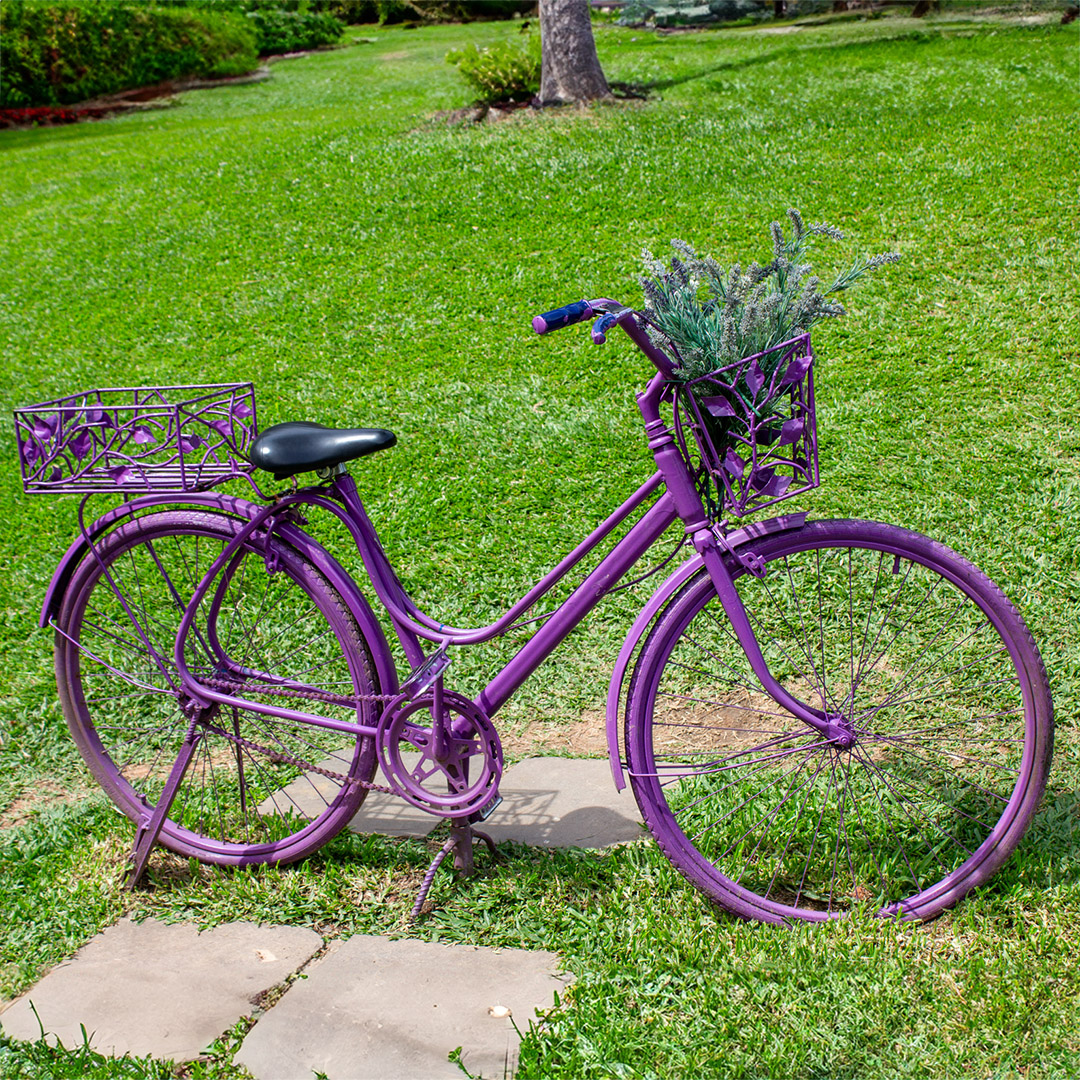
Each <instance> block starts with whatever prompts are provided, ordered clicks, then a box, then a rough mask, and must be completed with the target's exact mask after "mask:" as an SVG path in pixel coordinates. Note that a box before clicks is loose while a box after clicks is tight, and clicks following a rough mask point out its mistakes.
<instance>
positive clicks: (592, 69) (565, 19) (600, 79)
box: [539, 0, 611, 105]
mask: <svg viewBox="0 0 1080 1080" xmlns="http://www.w3.org/2000/svg"><path fill="white" fill-rule="evenodd" d="M540 50H541V53H540V94H539V100H540V104H541V105H567V104H571V103H574V102H584V101H596V100H597V99H599V98H607V97H611V90H610V88H609V87H608V84H607V79H605V78H604V72H603V70H602V69H601V67H600V59H599V57H598V56H597V55H596V42H595V41H594V40H593V32H592V23H591V22H590V21H589V3H588V0H540Z"/></svg>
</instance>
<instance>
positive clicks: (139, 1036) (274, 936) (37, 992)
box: [0, 919, 322, 1075]
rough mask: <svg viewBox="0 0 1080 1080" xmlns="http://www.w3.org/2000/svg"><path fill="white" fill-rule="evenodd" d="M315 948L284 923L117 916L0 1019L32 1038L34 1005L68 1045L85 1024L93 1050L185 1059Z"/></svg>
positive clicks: (78, 1039) (78, 1041) (309, 936)
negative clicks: (205, 925)
mask: <svg viewBox="0 0 1080 1080" xmlns="http://www.w3.org/2000/svg"><path fill="white" fill-rule="evenodd" d="M321 946H322V939H321V938H320V937H319V935H318V934H316V933H314V932H313V931H311V930H305V929H298V928H296V927H291V926H257V925H255V924H254V923H230V924H227V925H224V926H219V927H216V928H215V929H213V930H207V931H205V932H204V933H201V934H200V933H199V932H198V929H197V928H196V927H195V926H194V925H192V924H190V923H174V924H172V925H167V924H165V923H162V922H157V921H154V920H147V921H146V922H144V923H134V922H132V921H131V920H130V919H124V920H122V921H121V922H119V923H117V924H116V925H115V926H112V927H110V928H109V929H108V930H106V931H105V932H104V933H103V934H99V935H98V936H97V937H96V938H94V939H93V941H91V942H90V943H89V944H88V945H86V946H85V947H84V948H82V949H80V950H79V952H78V953H76V955H75V956H74V957H73V958H72V959H71V960H69V961H67V962H66V963H63V964H61V965H60V966H59V967H57V968H54V969H53V971H51V972H50V973H49V974H48V975H46V976H45V978H44V979H42V980H41V982H39V983H38V984H37V986H35V987H34V988H33V989H32V990H30V991H28V992H27V993H26V994H24V995H23V996H22V997H20V998H18V999H16V1000H15V1001H14V1002H12V1004H11V1006H10V1007H9V1008H8V1009H7V1010H6V1011H5V1012H4V1013H3V1014H2V1015H0V1026H2V1027H3V1029H4V1031H5V1033H6V1034H8V1035H10V1036H13V1037H15V1038H18V1039H30V1040H33V1039H37V1038H39V1036H40V1033H41V1029H40V1027H39V1026H38V1021H37V1018H36V1017H35V1016H34V1013H33V1011H31V1008H30V1005H31V1003H33V1006H34V1008H35V1009H36V1010H37V1013H38V1016H40V1017H41V1023H42V1024H43V1025H44V1027H45V1031H46V1032H48V1033H50V1034H51V1035H52V1036H54V1037H55V1039H58V1040H59V1041H60V1042H61V1043H63V1044H64V1046H67V1047H69V1048H71V1047H78V1046H81V1045H82V1041H83V1037H82V1032H81V1031H80V1029H79V1025H80V1024H82V1025H84V1026H85V1027H86V1031H87V1033H88V1034H89V1036H90V1044H91V1046H93V1048H94V1049H95V1050H97V1051H98V1052H99V1053H103V1054H114V1055H115V1054H134V1055H137V1056H142V1055H146V1054H153V1055H154V1057H159V1058H173V1059H176V1060H181V1061H183V1060H190V1059H191V1058H194V1057H197V1056H198V1055H199V1054H200V1053H201V1052H202V1051H203V1050H205V1049H206V1047H207V1046H208V1045H209V1044H210V1043H211V1042H213V1041H214V1039H216V1038H218V1036H220V1035H221V1034H222V1033H224V1032H225V1031H227V1030H228V1029H229V1028H230V1027H232V1026H233V1024H235V1023H236V1022H237V1021H238V1020H239V1019H240V1018H241V1017H242V1016H247V1015H250V1013H251V1011H252V1009H251V1003H252V999H253V998H255V997H257V996H258V995H259V994H260V993H261V992H263V991H265V990H269V989H270V988H271V987H273V986H276V985H277V984H278V983H280V982H282V981H283V980H284V979H285V978H286V977H287V976H288V975H290V974H291V973H292V972H294V971H296V970H297V969H298V968H299V967H301V966H302V965H303V964H305V963H306V962H307V961H308V960H309V959H310V958H311V957H312V956H313V955H314V954H315V952H316V951H317V950H318V949H319V948H321ZM50 1041H53V1040H50ZM307 1075H310V1074H307Z"/></svg>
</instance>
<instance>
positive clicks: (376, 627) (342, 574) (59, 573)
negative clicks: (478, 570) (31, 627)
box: [38, 491, 398, 694]
mask: <svg viewBox="0 0 1080 1080" xmlns="http://www.w3.org/2000/svg"><path fill="white" fill-rule="evenodd" d="M166 505H168V506H181V507H192V508H194V509H199V510H216V511H218V512H220V513H225V514H229V515H231V516H232V517H236V518H239V519H240V520H242V521H250V520H251V519H252V518H253V517H255V515H256V514H258V513H260V512H262V511H263V510H264V509H265V506H263V505H262V504H260V503H254V502H251V501H250V500H249V499H239V498H237V497H235V496H233V495H223V494H221V493H219V492H213V491H207V492H201V493H198V492H197V493H193V494H184V495H183V497H182V498H179V499H178V498H177V494H176V492H162V493H160V494H157V495H146V496H144V497H142V498H140V499H134V500H132V501H131V502H129V503H124V504H123V505H122V506H118V507H116V508H115V509H113V510H110V511H109V512H108V513H107V514H104V515H103V516H102V517H100V518H98V519H97V520H96V521H94V522H93V523H92V524H90V525H88V526H87V527H86V532H85V533H83V534H82V535H80V536H79V537H78V538H77V539H76V540H75V542H74V543H73V544H72V545H71V547H69V548H68V549H67V551H66V552H65V553H64V557H63V558H62V559H61V560H60V563H59V565H58V566H57V567H56V570H55V571H54V572H53V576H52V581H51V582H49V588H48V590H47V591H46V593H45V602H44V603H43V604H42V608H41V617H40V619H39V620H38V625H39V626H41V627H43V628H44V627H47V626H48V625H49V623H50V622H51V621H52V620H53V619H55V618H56V616H57V615H58V614H59V611H60V605H61V603H62V602H63V598H64V593H65V591H66V590H67V587H68V585H69V584H70V582H71V577H72V575H73V574H74V573H75V569H76V567H78V565H79V563H81V562H82V560H83V559H84V558H85V557H86V556H87V555H88V554H89V552H90V550H91V544H92V543H93V541H95V540H97V539H98V537H100V536H103V535H104V534H105V533H106V532H108V531H109V530H110V529H113V528H115V527H116V526H117V525H118V524H120V523H122V522H123V521H124V520H125V519H128V518H131V517H134V516H135V514H137V513H138V512H139V511H140V510H146V509H149V508H151V507H155V506H166ZM274 534H275V536H279V537H280V538H281V539H282V540H284V541H285V542H286V543H288V544H289V545H290V546H292V547H294V548H296V549H297V550H298V551H300V552H301V553H302V554H303V555H304V556H305V557H306V558H308V559H310V560H311V562H312V563H314V564H315V566H316V567H318V569H319V571H320V573H322V575H323V576H324V577H325V578H326V579H327V580H328V581H329V582H330V584H331V585H333V587H334V588H335V589H336V590H337V591H338V592H339V593H340V594H341V597H342V599H343V600H344V601H345V603H346V605H347V606H348V608H349V611H350V612H351V613H352V615H353V618H355V619H356V621H357V623H358V624H359V626H360V631H361V633H362V634H363V635H364V638H365V639H366V641H367V642H368V645H369V646H370V648H371V651H372V660H373V661H374V663H375V670H376V672H377V674H378V677H379V686H380V687H381V689H382V692H383V693H384V694H396V693H397V692H398V673H397V667H396V665H395V664H394V661H393V657H392V656H391V654H390V646H389V645H388V644H387V641H386V635H385V634H384V633H383V629H382V626H381V625H380V624H379V620H378V619H376V618H375V615H374V613H373V612H372V610H371V605H370V604H369V603H368V602H367V598H366V597H365V596H364V594H363V593H362V592H360V590H359V589H358V588H357V585H356V582H355V581H353V579H352V578H351V577H350V576H349V574H348V573H347V572H346V571H345V569H344V568H343V567H342V566H341V564H340V563H339V562H338V561H337V559H335V558H334V557H333V555H331V554H330V552H328V551H327V550H326V548H324V547H323V546H322V545H321V544H319V543H318V542H317V541H315V540H313V539H312V538H311V537H310V536H308V534H307V533H305V532H304V531H303V530H302V529H300V528H299V527H298V526H296V525H294V524H293V523H292V522H289V521H281V522H278V524H277V525H276V527H275V529H274Z"/></svg>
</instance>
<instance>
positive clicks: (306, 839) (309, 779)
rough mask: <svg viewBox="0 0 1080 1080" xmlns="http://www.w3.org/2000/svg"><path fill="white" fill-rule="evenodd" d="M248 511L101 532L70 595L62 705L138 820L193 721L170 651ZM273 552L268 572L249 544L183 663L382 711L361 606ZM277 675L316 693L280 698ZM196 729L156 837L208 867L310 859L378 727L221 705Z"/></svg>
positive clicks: (247, 683)
mask: <svg viewBox="0 0 1080 1080" xmlns="http://www.w3.org/2000/svg"><path fill="white" fill-rule="evenodd" d="M243 524H244V523H243V522H240V521H237V520H235V519H233V518H230V517H228V516H226V515H224V514H220V513H216V512H213V511H204V510H197V509H192V510H165V511H158V512H154V513H150V514H148V515H146V516H144V517H141V518H138V519H135V520H131V521H128V522H126V523H125V524H123V525H121V526H119V527H118V528H116V529H114V530H113V531H112V532H110V533H108V534H107V535H106V536H104V537H103V538H101V540H99V541H98V542H97V544H96V547H95V552H96V554H95V553H91V554H89V555H87V557H86V558H85V559H84V560H83V561H82V563H80V565H79V566H78V568H77V569H76V572H75V574H74V576H73V578H72V581H71V584H70V586H69V587H68V589H67V592H66V593H65V596H64V601H63V604H62V606H61V610H60V615H59V618H58V620H57V624H56V625H57V634H56V677H57V685H58V687H59V691H60V700H61V702H62V704H63V708H64V715H65V717H66V719H67V722H68V727H69V729H70V730H71V734H72V736H73V737H74V739H75V742H76V744H77V745H78V747H79V751H80V752H81V754H82V756H83V759H84V760H85V761H86V763H87V765H88V766H89V768H90V770H91V772H93V774H94V776H95V777H96V778H97V780H98V781H99V782H100V783H101V785H102V787H104V789H105V791H106V792H107V793H108V795H109V797H110V798H111V799H112V800H113V802H114V803H115V804H116V805H117V806H118V807H119V808H120V809H121V810H122V811H123V812H124V813H125V814H127V815H128V817H130V818H132V820H135V821H138V820H139V819H140V817H143V816H145V814H146V812H147V809H148V808H152V807H153V806H154V805H155V803H156V801H157V799H158V797H159V795H160V793H161V791H162V788H163V786H164V783H165V780H166V778H167V777H168V775H169V771H170V769H171V768H172V766H173V763H174V762H175V761H176V759H177V756H178V754H179V752H180V747H181V743H182V742H183V739H184V737H185V733H186V732H187V731H188V728H189V726H190V724H191V720H190V719H189V716H188V715H187V714H185V711H184V707H185V704H187V703H186V702H185V699H184V695H183V694H182V693H180V691H179V679H178V676H177V671H176V665H175V662H174V644H175V639H176V633H177V630H178V628H179V625H180V620H181V617H182V616H183V613H184V609H185V607H186V605H187V602H188V600H189V599H190V597H191V596H192V594H193V592H194V590H195V587H196V586H197V585H198V583H199V581H200V580H201V578H202V576H203V575H204V574H205V572H206V571H207V570H208V569H209V567H210V565H211V563H212V562H213V561H214V560H215V559H216V558H217V557H218V556H219V555H220V554H221V553H222V551H223V550H224V548H225V546H226V545H227V544H228V543H229V542H230V541H231V540H233V539H234V538H235V537H236V535H237V534H238V532H239V531H240V529H241V528H242V527H243ZM277 550H278V553H279V559H278V567H277V568H276V569H275V572H274V573H269V572H268V570H267V565H266V560H265V558H264V555H263V552H262V551H261V550H260V549H258V548H256V547H255V546H246V547H244V548H242V549H241V551H240V552H239V553H238V556H237V557H236V558H235V559H234V560H233V561H232V562H231V563H230V564H229V568H228V570H227V572H226V574H225V575H224V577H223V578H219V581H220V582H221V588H220V590H216V586H215V587H212V588H211V591H210V593H209V594H208V596H207V598H206V599H205V600H204V602H203V604H202V605H201V607H200V613H199V618H198V619H197V620H196V623H195V625H194V627H193V629H192V632H191V633H190V634H189V636H188V639H187V653H186V659H187V663H188V666H189V668H190V670H191V671H192V672H193V673H194V674H195V675H196V676H198V677H200V678H205V679H207V680H208V681H211V682H213V683H214V685H216V686H218V687H219V688H221V689H230V688H231V687H235V689H230V692H233V693H235V694H236V696H243V697H245V698H246V699H247V700H249V701H253V702H258V701H262V702H265V703H269V704H275V705H284V706H286V707H291V708H295V709H300V710H307V711H311V712H318V713H319V714H320V715H324V716H330V717H335V718H337V719H341V720H345V721H349V722H353V723H355V722H356V721H357V719H359V720H361V722H364V723H366V724H372V725H373V724H374V722H375V719H376V716H377V706H376V705H375V704H374V703H372V702H371V701H359V702H358V701H357V698H358V697H360V696H368V695H375V694H377V693H378V689H379V688H378V683H377V677H376V675H375V672H374V665H373V663H372V661H371V654H370V651H369V649H368V646H367V644H366V642H365V640H364V637H363V634H362V633H361V631H360V629H359V627H358V626H357V624H356V621H355V619H354V618H353V616H352V615H351V613H350V612H349V610H348V608H347V607H346V605H345V603H344V601H343V600H342V598H341V597H340V595H339V594H338V593H337V592H336V590H335V589H334V588H333V587H332V586H331V585H330V583H329V582H328V581H327V580H326V578H325V577H324V576H323V575H322V574H321V573H320V572H319V571H318V570H317V569H316V568H315V567H314V566H312V565H311V564H310V563H309V562H308V561H307V560H305V559H304V558H303V556H301V555H300V553H299V552H297V551H295V550H293V549H292V548H290V547H288V546H287V545H285V544H278V545H277ZM215 600H216V601H219V602H217V603H215ZM125 605H126V608H125ZM204 609H206V610H205V611H204ZM282 681H287V682H288V683H289V684H290V685H291V686H292V687H295V686H297V685H300V686H303V687H304V689H305V692H306V697H307V700H293V699H290V698H289V697H288V696H285V697H282V696H281V683H282ZM312 692H313V693H312ZM287 693H288V691H286V694H287ZM313 697H314V698H315V699H316V700H317V705H314V706H313V704H312V700H311V699H312V698H313ZM196 730H197V732H198V734H199V739H198V743H197V745H196V749H195V753H194V757H193V759H192V761H191V762H190V764H189V766H188V769H187V772H186V774H185V776H184V779H183V782H182V784H181V786H180V788H179V790H178V792H177V794H176V797H175V799H174V801H173V803H172V806H171V808H170V810H169V817H168V819H167V820H166V822H165V824H164V827H163V828H162V831H161V834H160V841H161V843H163V844H164V845H165V846H166V847H168V848H170V849H172V850H173V851H176V852H179V853H180V854H182V855H186V856H194V857H195V858H198V859H201V860H203V861H205V862H211V863H219V864H226V865H239V864H248V863H286V862H292V861H295V860H296V859H300V858H303V857H304V856H305V855H308V854H310V853H311V852H312V851H314V850H316V849H317V848H318V847H320V846H321V845H322V844H324V843H326V841H327V840H329V839H330V838H331V837H332V836H334V835H335V834H336V833H337V832H339V831H340V830H341V829H342V828H343V827H344V826H345V825H346V824H347V823H348V821H349V820H350V819H351V818H352V817H353V815H354V814H355V813H356V811H357V809H358V808H359V806H360V804H361V803H362V802H363V800H364V796H365V794H366V789H365V788H364V787H363V786H361V784H362V782H364V781H370V780H371V778H372V776H373V775H374V772H375V767H376V756H375V746H374V739H373V738H372V737H370V736H365V737H356V736H351V735H347V734H342V733H340V732H335V731H330V730H327V729H325V728H319V727H315V726H312V725H309V724H305V723H302V722H300V721H296V720H286V719H279V718H277V717H274V716H267V715H265V714H263V713H260V712H258V711H256V710H254V709H241V708H233V707H225V706H222V707H220V708H218V707H214V708H212V709H211V710H210V711H209V712H207V713H204V714H203V715H202V716H201V717H200V718H199V719H198V721H197V723H196ZM312 765H314V766H317V767H318V769H321V770H323V771H321V772H320V771H313V770H311V769H310V768H308V766H312ZM327 774H336V775H327Z"/></svg>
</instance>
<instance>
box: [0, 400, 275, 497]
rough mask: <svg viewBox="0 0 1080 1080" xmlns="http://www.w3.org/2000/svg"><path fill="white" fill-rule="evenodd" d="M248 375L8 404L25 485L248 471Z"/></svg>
mask: <svg viewBox="0 0 1080 1080" xmlns="http://www.w3.org/2000/svg"><path fill="white" fill-rule="evenodd" d="M256 431H257V427H256V423H255V388H254V386H253V385H252V384H251V383H225V384H218V385H215V386H166V387H123V388H110V389H105V390H87V391H86V392H85V393H81V394H72V395H71V396H70V397H64V398H58V399H57V400H55V401H45V402H42V403H41V404H40V405H30V406H27V407H26V408H23V409H16V410H15V435H16V438H17V440H18V444H19V465H20V468H21V470H22V479H23V490H24V491H26V492H47V491H54V492H80V491H81V492H91V491H115V490H116V489H117V488H120V489H124V490H130V491H199V490H202V489H204V488H208V487H211V486H213V485H214V484H218V483H220V482H221V481H223V480H229V479H233V478H234V477H237V476H241V475H243V474H245V473H248V472H250V471H251V469H252V466H251V465H250V464H249V463H248V461H247V460H246V458H245V454H246V451H247V448H248V447H249V446H250V444H251V441H252V439H253V438H254V437H255V433H256Z"/></svg>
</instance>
